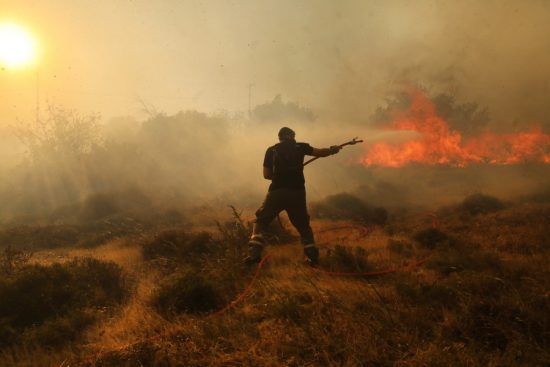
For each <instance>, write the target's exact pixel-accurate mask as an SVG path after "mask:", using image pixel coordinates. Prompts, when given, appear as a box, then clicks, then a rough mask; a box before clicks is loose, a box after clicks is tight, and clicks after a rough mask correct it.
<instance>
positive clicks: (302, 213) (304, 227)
mask: <svg viewBox="0 0 550 367" xmlns="http://www.w3.org/2000/svg"><path fill="white" fill-rule="evenodd" d="M286 204H287V205H286V207H285V209H286V211H287V213H288V218H289V219H290V222H291V223H292V225H293V226H294V227H296V229H297V230H298V232H299V233H300V239H301V242H302V246H303V247H304V255H306V257H307V258H308V261H309V262H310V264H311V265H317V263H318V262H319V249H318V248H317V246H315V239H314V238H313V230H312V229H311V226H310V224H309V214H308V212H307V204H306V192H305V190H295V191H293V192H292V195H291V196H290V197H289V199H288V200H287V202H286Z"/></svg>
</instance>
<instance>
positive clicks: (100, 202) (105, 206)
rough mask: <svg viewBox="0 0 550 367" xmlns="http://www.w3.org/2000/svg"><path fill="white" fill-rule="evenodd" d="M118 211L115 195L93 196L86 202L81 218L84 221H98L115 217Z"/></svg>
mask: <svg viewBox="0 0 550 367" xmlns="http://www.w3.org/2000/svg"><path fill="white" fill-rule="evenodd" d="M118 210H119V209H118V206H117V204H116V200H115V197H114V196H113V195H107V194H93V195H90V196H88V197H87V198H86V199H85V200H84V203H83V204H82V208H81V209H80V217H81V219H83V220H98V219H102V218H105V217H108V216H110V215H113V214H115V213H117V212H118Z"/></svg>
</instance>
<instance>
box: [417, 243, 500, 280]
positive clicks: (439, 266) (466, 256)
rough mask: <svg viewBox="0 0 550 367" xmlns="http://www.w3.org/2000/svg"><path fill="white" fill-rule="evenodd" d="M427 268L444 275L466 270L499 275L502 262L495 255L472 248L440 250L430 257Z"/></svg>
mask: <svg viewBox="0 0 550 367" xmlns="http://www.w3.org/2000/svg"><path fill="white" fill-rule="evenodd" d="M427 266H428V267H429V268H431V269H435V270H437V271H438V272H440V273H441V274H444V275H448V274H450V273H455V272H462V271H467V270H469V271H494V272H497V273H499V272H501V271H502V269H503V268H502V261H501V260H500V258H499V257H498V256H497V255H495V254H493V253H491V252H486V251H479V250H476V249H474V248H470V249H465V248H461V249H457V248H448V249H445V250H442V251H440V252H438V253H436V254H434V255H433V256H432V258H431V259H430V261H429V262H428V264H427Z"/></svg>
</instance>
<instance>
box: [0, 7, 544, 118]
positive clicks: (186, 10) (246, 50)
mask: <svg viewBox="0 0 550 367" xmlns="http://www.w3.org/2000/svg"><path fill="white" fill-rule="evenodd" d="M5 17H6V19H12V20H16V21H19V22H22V23H26V24H28V25H29V27H30V28H31V29H32V30H33V32H34V33H35V34H36V36H37V38H38V39H39V43H40V57H39V59H38V60H37V61H36V65H35V67H34V68H32V70H31V69H29V70H23V71H19V72H16V71H11V70H2V72H1V73H0V78H1V83H0V92H1V93H2V95H3V96H4V97H5V100H4V103H3V104H2V108H1V109H0V124H2V125H5V124H12V123H14V119H15V117H18V118H19V119H22V120H27V121H28V120H31V119H32V118H33V117H34V112H35V111H34V109H35V108H34V107H35V102H36V101H35V88H36V87H38V89H39V92H40V96H39V98H40V100H41V105H42V107H44V106H45V105H46V102H47V101H50V102H52V103H54V104H57V105H62V106H65V107H66V108H74V109H77V110H79V111H82V112H83V113H90V112H97V113H101V114H102V115H103V116H104V117H105V119H106V120H110V119H111V118H113V117H117V116H136V117H137V118H141V117H142V116H143V115H142V113H141V110H142V102H145V103H147V104H149V105H152V106H155V107H156V108H158V110H159V111H165V112H166V113H167V114H175V113H177V112H178V111H180V110H191V109H196V110H199V111H204V112H206V113H215V112H217V111H223V110H226V111H235V112H239V111H240V112H245V113H246V111H247V110H248V101H249V98H248V97H249V91H250V92H251V101H252V105H253V106H254V105H258V104H262V103H265V102H268V101H270V100H271V99H272V98H273V97H274V96H275V95H277V94H282V95H283V96H284V97H285V98H286V99H288V100H290V101H295V102H297V103H299V104H300V105H304V106H308V107H309V108H311V109H312V110H313V111H315V113H316V115H317V116H319V118H320V119H322V120H326V121H334V122H335V123H342V122H344V123H359V124H368V123H370V121H369V118H370V116H371V115H372V114H373V112H374V111H375V110H376V108H377V107H378V106H380V105H382V104H383V103H384V100H385V99H386V98H388V96H391V95H392V94H394V93H395V92H396V91H399V90H401V89H402V87H403V85H404V84H413V85H420V86H422V87H423V88H426V89H427V90H428V91H429V92H430V93H432V94H437V93H447V94H452V95H454V96H456V98H457V99H458V100H459V101H463V102H466V101H469V102H476V103H478V104H479V105H481V106H484V107H487V109H488V112H489V117H490V119H491V126H493V127H494V128H502V127H506V128H514V127H516V128H517V127H520V128H521V127H523V126H526V125H529V124H532V123H539V124H542V125H545V126H547V125H548V123H549V121H548V115H549V112H550V110H549V109H550V107H548V106H549V105H548V103H547V101H548V94H549V93H550V91H549V89H548V88H549V83H550V66H549V65H550V47H548V45H549V42H550V36H549V35H550V23H549V22H548V21H547V20H548V18H549V17H550V4H548V3H547V2H545V1H537V0H530V1H508V2H502V1H483V2H479V1H461V2H454V1H415V2H410V1H405V0H402V1H384V2H379V1H355V0H348V1H339V2H320V1H299V2H296V1H278V2H257V1H240V2H230V1H228V2H217V1H186V2H181V1H164V2H153V3H152V2H146V1H141V0H137V1H132V2H116V3H113V2H110V1H105V2H101V3H99V4H96V3H94V4H91V3H86V2H68V1H67V0H55V1H51V2H48V5H47V6H45V5H44V4H36V3H35V2H32V1H21V2H18V3H17V4H16V3H13V4H9V5H6V9H5ZM67 29H70V30H71V32H67V31H66V30H67ZM37 71H38V72H39V75H38V79H37V80H36V76H35V73H36V72H37ZM35 84H36V85H35ZM249 85H250V90H249ZM42 109H44V108H42Z"/></svg>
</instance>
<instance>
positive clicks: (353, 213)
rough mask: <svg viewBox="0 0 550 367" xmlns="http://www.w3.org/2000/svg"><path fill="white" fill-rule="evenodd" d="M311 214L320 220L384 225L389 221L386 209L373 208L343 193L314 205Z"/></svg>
mask: <svg viewBox="0 0 550 367" xmlns="http://www.w3.org/2000/svg"><path fill="white" fill-rule="evenodd" d="M311 213H312V214H313V215H314V216H316V217H318V218H329V219H351V220H354V221H357V222H361V223H365V224H378V225H383V224H385V223H386V221H387V219H388V212H387V211H386V209H384V208H372V207H370V206H369V205H367V204H365V203H364V202H363V201H362V200H360V199H358V198H357V197H355V196H353V195H350V194H347V193H341V194H336V195H332V196H328V197H327V198H326V199H325V200H323V201H320V202H317V203H314V204H313V205H312V207H311Z"/></svg>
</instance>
